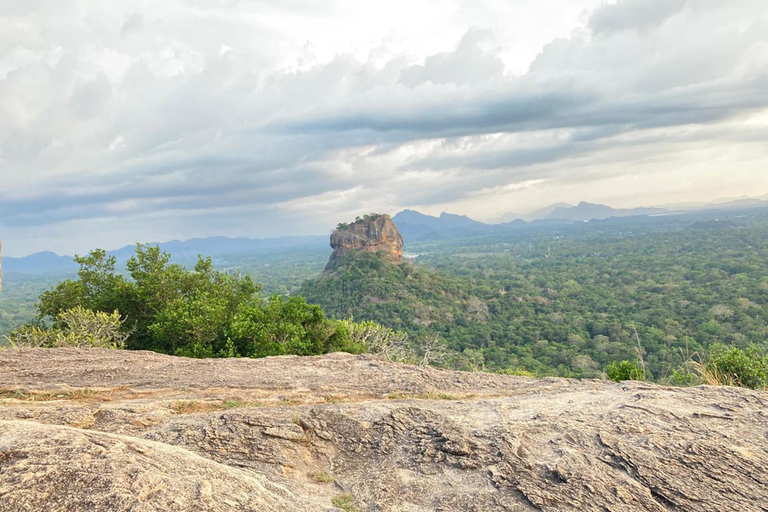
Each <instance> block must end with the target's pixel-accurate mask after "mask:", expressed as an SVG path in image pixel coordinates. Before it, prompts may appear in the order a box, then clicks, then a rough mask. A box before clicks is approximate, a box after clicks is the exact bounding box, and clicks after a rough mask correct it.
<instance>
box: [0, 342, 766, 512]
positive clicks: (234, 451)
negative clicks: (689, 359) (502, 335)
mask: <svg viewBox="0 0 768 512" xmlns="http://www.w3.org/2000/svg"><path fill="white" fill-rule="evenodd" d="M85 388H87V389H85ZM0 397H2V398H0V402H2V403H0V511H3V512H4V511H14V512H16V511H24V512H26V511H38V510H46V511H51V512H57V511H62V512H63V511H67V512H79V511H83V512H85V511H89V512H107V511H113V510H117V511H128V510H133V511H142V512H148V511H158V512H159V511H166V510H171V511H175V510H179V511H182V510H193V511H194V510H214V511H233V512H234V511H283V510H285V511H310V510H311V511H324V510H325V511H337V512H338V509H336V508H333V505H332V500H333V499H334V498H335V497H336V498H337V497H339V495H342V494H345V493H348V494H349V496H348V498H349V499H351V500H352V501H354V505H353V507H355V508H354V509H355V510H360V511H361V512H428V511H429V512H431V511H457V512H458V511H462V512H463V511H474V512H489V511H515V512H517V511H519V512H523V511H547V512H553V511H574V512H575V511H596V512H597V511H600V512H604V511H607V510H610V511H613V512H630V511H632V512H635V511H654V512H668V511H691V512H693V511H697V512H698V511H705V512H708V511H711V512H715V511H718V512H721V511H734V512H735V511H740V512H741V511H747V510H748V511H761V510H762V511H765V510H768V505H766V503H768V474H767V472H766V468H767V467H768V443H767V442H766V439H767V436H768V414H766V411H768V394H766V393H765V392H757V391H750V390H743V389H735V388H725V387H721V388H715V387H704V386H702V387H697V388H668V387H661V386H656V385H651V384H646V383H640V382H625V383H622V384H614V383H607V382H598V381H575V380H566V379H542V380H534V379H527V378H522V377H511V376H503V375H491V374H482V373H459V372H449V371H440V370H435V369H430V368H420V367H415V366H406V365H398V364H394V363H389V362H384V361H381V360H378V359H375V358H373V357H371V356H352V355H347V354H331V355H328V356H322V357H313V358H300V357H294V356H286V357H276V358H266V359H260V360H247V359H231V360H191V359H183V358H175V357H170V356H163V355H158V354H152V353H147V352H123V351H109V350H99V349H88V350H85V349H53V350H45V349H25V350H20V351H16V350H5V351H0ZM337 503H338V501H337Z"/></svg>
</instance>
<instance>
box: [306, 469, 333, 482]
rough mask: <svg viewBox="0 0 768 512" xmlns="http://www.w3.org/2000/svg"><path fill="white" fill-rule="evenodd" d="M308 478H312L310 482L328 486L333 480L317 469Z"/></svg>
mask: <svg viewBox="0 0 768 512" xmlns="http://www.w3.org/2000/svg"><path fill="white" fill-rule="evenodd" d="M310 476H311V477H312V480H315V481H316V482H320V483H322V484H329V483H331V482H333V480H334V478H333V475H331V474H330V473H328V472H327V471H324V470H321V469H318V470H317V471H315V472H314V473H312V474H311V475H310Z"/></svg>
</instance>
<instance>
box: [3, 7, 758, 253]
mask: <svg viewBox="0 0 768 512" xmlns="http://www.w3.org/2000/svg"><path fill="white" fill-rule="evenodd" d="M766 91H768V9H766V4H765V0H742V1H728V2H723V1H722V0H619V1H618V2H615V3H610V4H607V3H605V2H603V1H590V0H537V1H533V0H527V1H518V2H507V1H502V0H485V1H480V0H474V1H471V2H470V1H457V0H454V1H424V0H409V1H400V0H394V1H389V2H359V1H354V0H329V1H326V2H310V1H306V0H291V1H286V0H280V1H272V0H261V1H247V0H219V1H208V2H205V1H202V0H166V1H164V2H160V3H158V2H150V1H141V0H133V1H127V0H126V1H113V2H103V1H96V0H68V1H66V2H62V1H60V0H24V1H23V2H19V1H17V0H0V178H1V179H2V192H3V196H2V201H1V202H0V239H1V240H2V242H3V248H4V253H5V254H8V255H23V254H28V253H30V252H34V251H38V250H55V251H58V252H60V253H74V252H81V253H82V252H85V251H87V250H88V249H91V248H94V247H104V248H115V247H119V246H122V245H125V244H128V243H132V242H135V241H161V240H169V239H184V238H191V237H199V236H209V235H229V236H248V237H264V236H282V235H300V234H318V233H326V232H328V230H329V229H330V228H332V227H333V226H335V225H336V223H337V222H339V221H341V220H345V219H350V218H354V216H355V215H358V214H360V213H363V212H373V211H382V212H390V213H395V212H397V211H399V210H401V209H403V208H412V209H417V210H419V211H422V212H424V213H430V214H436V213H440V212H441V211H450V212H456V213H462V214H467V215H469V216H472V217H474V218H477V219H478V220H490V219H494V218H496V217H499V216H501V215H502V214H504V213H506V212H509V211H515V212H521V213H524V212H527V211H530V210H533V209H536V208H538V207H542V206H545V205H547V204H551V203H557V202H569V203H577V202H579V201H590V202H599V203H606V204H610V205H611V206H614V207H623V208H626V207H635V206H652V205H660V204H668V203H681V202H690V201H705V200H713V199H716V198H719V197H741V196H762V195H764V194H766V193H768V178H767V177H766V173H767V171H768V144H766V140H767V139H768V94H766Z"/></svg>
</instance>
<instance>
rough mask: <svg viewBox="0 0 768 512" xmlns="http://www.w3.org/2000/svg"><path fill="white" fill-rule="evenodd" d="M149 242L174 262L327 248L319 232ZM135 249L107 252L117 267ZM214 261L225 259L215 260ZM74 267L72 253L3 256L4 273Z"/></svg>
mask: <svg viewBox="0 0 768 512" xmlns="http://www.w3.org/2000/svg"><path fill="white" fill-rule="evenodd" d="M151 245H159V246H160V248H161V249H162V250H164V251H167V252H169V253H170V254H171V256H172V259H173V261H174V262H178V263H191V262H194V261H195V260H196V259H197V255H198V254H202V255H203V256H210V257H212V258H213V259H214V261H216V260H217V259H218V260H221V259H222V258H226V257H227V256H237V255H242V254H275V253H281V252H286V251H290V252H297V251H302V250H308V249H310V250H318V249H325V248H328V237H327V236H326V235H318V236H291V237H282V238H262V239H254V238H228V237H223V236H216V237H209V238H193V239H191V240H185V241H181V240H171V241H170V242H160V243H154V242H153V243H152V244H151ZM329 249H330V248H329ZM135 251H136V246H135V245H126V246H125V247H122V248H120V249H117V250H114V251H108V252H107V254H109V255H111V256H115V257H116V258H117V265H118V267H122V266H123V265H125V262H126V261H127V260H128V258H130V257H131V256H133V254H134V252H135ZM217 263H225V262H222V261H217ZM77 268H78V266H77V264H76V263H75V262H74V261H73V259H72V256H59V255H58V254H55V253H53V252H39V253H36V254H31V255H29V256H25V257H23V258H12V257H6V258H3V271H4V272H5V274H6V275H9V274H34V275H60V274H68V273H74V272H75V271H76V270H77Z"/></svg>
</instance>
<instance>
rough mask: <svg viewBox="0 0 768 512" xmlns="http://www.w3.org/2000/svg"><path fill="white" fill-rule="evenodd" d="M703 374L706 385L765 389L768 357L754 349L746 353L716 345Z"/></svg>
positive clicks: (767, 379)
mask: <svg viewBox="0 0 768 512" xmlns="http://www.w3.org/2000/svg"><path fill="white" fill-rule="evenodd" d="M701 373H702V380H703V381H704V382H705V383H706V384H720V385H727V386H739V387H745V388H751V389H765V388H766V387H768V355H764V354H760V353H759V352H758V350H757V349H756V348H754V347H750V348H748V349H747V350H746V351H744V350H741V349H739V348H737V347H725V346H723V345H715V346H714V347H713V348H712V350H711V352H710V356H709V359H708V361H707V363H706V364H705V365H703V370H702V372H701Z"/></svg>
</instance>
